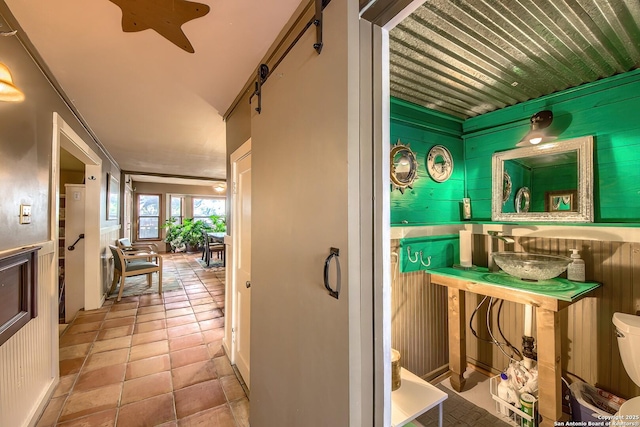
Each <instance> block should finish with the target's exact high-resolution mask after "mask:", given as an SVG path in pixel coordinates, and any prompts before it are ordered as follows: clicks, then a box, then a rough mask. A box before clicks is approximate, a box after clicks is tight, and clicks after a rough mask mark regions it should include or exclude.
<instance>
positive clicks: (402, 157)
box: [390, 140, 418, 193]
mask: <svg viewBox="0 0 640 427" xmlns="http://www.w3.org/2000/svg"><path fill="white" fill-rule="evenodd" d="M390 158H391V185H392V188H391V189H392V190H393V189H398V190H400V192H401V193H404V190H405V188H412V185H413V182H414V181H415V180H416V178H417V177H418V161H417V159H416V155H415V153H414V152H413V151H412V150H411V148H409V145H408V144H407V145H404V144H402V143H401V142H400V140H398V142H397V143H396V144H395V145H394V146H393V147H391V155H390Z"/></svg>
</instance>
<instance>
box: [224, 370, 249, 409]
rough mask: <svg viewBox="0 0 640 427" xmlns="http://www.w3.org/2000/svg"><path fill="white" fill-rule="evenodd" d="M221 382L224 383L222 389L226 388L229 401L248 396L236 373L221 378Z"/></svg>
mask: <svg viewBox="0 0 640 427" xmlns="http://www.w3.org/2000/svg"><path fill="white" fill-rule="evenodd" d="M220 384H222V389H223V390H224V394H225V396H227V401H228V402H233V401H234V400H238V399H242V398H243V397H247V395H245V394H244V389H243V388H242V385H241V384H240V381H238V379H237V378H236V377H235V375H233V376H232V375H229V376H226V377H222V378H220Z"/></svg>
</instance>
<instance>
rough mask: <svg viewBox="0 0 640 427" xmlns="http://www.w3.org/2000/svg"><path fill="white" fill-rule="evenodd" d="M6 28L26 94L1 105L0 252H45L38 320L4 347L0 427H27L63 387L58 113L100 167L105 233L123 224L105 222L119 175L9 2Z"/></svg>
mask: <svg viewBox="0 0 640 427" xmlns="http://www.w3.org/2000/svg"><path fill="white" fill-rule="evenodd" d="M0 25H2V28H3V29H13V28H15V29H17V30H18V33H17V35H15V36H12V37H2V57H1V58H0V60H1V61H2V62H3V63H4V64H6V65H7V66H8V67H9V69H10V70H11V72H12V74H13V79H14V83H15V84H16V86H18V87H19V88H20V89H21V90H22V91H23V92H24V94H25V100H24V101H23V102H20V103H9V102H0V191H1V192H2V200H1V202H0V230H2V231H1V232H0V233H1V234H0V236H1V237H2V238H1V239H0V252H5V251H10V250H13V249H16V248H22V247H25V246H33V245H39V246H42V249H41V250H40V251H39V257H38V258H39V259H38V316H37V317H36V318H34V319H32V320H31V321H30V322H29V323H27V325H25V326H24V327H23V328H22V329H20V330H19V331H18V332H17V333H16V334H14V335H13V336H12V337H11V338H10V339H9V340H8V341H6V342H5V343H4V344H3V345H2V346H0V390H1V392H0V426H11V427H22V426H27V425H30V424H31V423H32V420H33V419H34V418H36V417H37V416H38V415H39V411H40V409H41V404H42V403H43V402H46V399H47V398H48V395H49V394H50V393H51V392H52V391H53V389H54V387H55V385H56V383H57V381H58V368H57V367H58V358H59V355H58V312H57V311H58V310H57V304H58V272H57V264H58V261H57V254H58V248H57V240H56V239H57V236H58V230H57V229H51V228H52V227H51V223H52V221H51V219H52V218H55V217H56V215H57V212H51V209H50V206H51V200H52V199H55V198H57V197H58V195H57V194H56V190H57V185H58V183H57V182H56V183H52V182H51V176H52V175H53V173H52V170H51V162H52V140H53V114H54V112H56V113H58V114H59V115H60V116H61V117H62V118H63V119H64V121H65V122H66V123H67V124H68V125H69V126H70V127H71V128H73V130H74V131H75V132H76V133H77V134H78V135H79V136H80V137H81V138H82V139H83V141H84V142H85V143H86V144H87V145H88V146H89V147H91V149H92V150H93V151H95V152H96V153H98V155H99V156H100V157H101V159H102V174H103V180H102V181H103V185H102V188H101V189H100V192H101V195H100V201H101V202H100V204H101V206H100V212H101V213H100V225H101V227H115V228H119V224H120V221H119V219H115V220H111V221H106V179H104V177H106V173H107V172H109V173H112V174H115V175H116V176H117V175H119V172H120V171H119V167H118V166H117V164H115V162H114V161H113V159H112V158H111V157H110V156H109V155H108V154H107V153H106V152H105V151H104V150H103V149H102V148H101V146H100V145H99V144H98V143H97V142H96V141H94V140H93V139H92V137H91V135H90V134H89V133H88V132H87V131H86V129H85V128H84V127H83V126H82V124H81V123H80V122H79V121H78V119H77V118H76V115H75V114H74V113H73V112H72V111H71V110H70V108H69V107H68V105H67V104H66V103H65V101H64V100H63V99H62V98H61V96H60V95H59V94H58V93H57V92H56V90H55V89H54V85H53V84H52V83H51V81H49V80H48V79H47V78H46V77H45V75H44V74H43V68H41V67H40V66H39V65H38V64H37V63H36V62H35V61H36V59H34V58H38V55H37V52H35V50H27V49H28V48H29V49H32V48H31V45H30V43H29V40H28V39H27V38H26V37H25V35H24V32H23V31H22V29H21V28H20V25H19V23H18V22H17V21H16V20H15V18H14V17H13V16H12V14H11V12H10V11H9V9H8V7H7V5H6V4H5V3H4V2H0ZM25 46H26V47H25ZM20 204H27V205H31V208H32V220H31V223H30V224H19V222H18V218H19V209H20ZM98 231H99V230H97V231H96V232H98ZM96 256H99V255H98V254H96Z"/></svg>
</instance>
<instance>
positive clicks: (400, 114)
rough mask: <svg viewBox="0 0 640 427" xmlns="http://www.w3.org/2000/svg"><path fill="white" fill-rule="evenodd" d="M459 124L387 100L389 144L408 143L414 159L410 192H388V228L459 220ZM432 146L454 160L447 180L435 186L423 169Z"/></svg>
mask: <svg viewBox="0 0 640 427" xmlns="http://www.w3.org/2000/svg"><path fill="white" fill-rule="evenodd" d="M461 134H462V121H461V120H460V119H457V118H454V117H449V116H446V115H443V114H440V113H437V112H435V111H431V110H427V109H425V108H422V107H418V106H415V105H413V104H409V103H406V102H404V101H401V100H398V99H395V98H392V99H391V142H392V144H395V143H396V142H397V141H398V140H400V141H401V142H402V143H403V144H409V146H410V147H411V149H412V150H413V151H414V152H415V154H416V157H417V160H418V179H417V180H416V181H415V182H414V185H413V189H409V188H407V189H405V191H404V194H402V193H401V192H400V191H398V190H393V191H392V192H391V225H392V226H393V225H422V224H441V223H449V222H456V221H460V201H461V199H462V198H463V197H464V176H465V171H464V157H463V147H462V139H461ZM434 145H444V146H445V147H447V149H449V151H450V152H451V155H452V157H453V161H454V168H453V173H452V175H451V177H450V178H449V179H448V180H447V181H445V182H443V183H439V182H436V181H434V180H433V179H431V177H430V176H429V174H428V173H427V169H426V161H427V153H428V151H429V149H431V147H433V146H434Z"/></svg>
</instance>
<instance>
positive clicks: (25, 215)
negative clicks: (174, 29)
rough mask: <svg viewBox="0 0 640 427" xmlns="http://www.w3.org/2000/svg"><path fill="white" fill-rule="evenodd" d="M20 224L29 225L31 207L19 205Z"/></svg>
mask: <svg viewBox="0 0 640 427" xmlns="http://www.w3.org/2000/svg"><path fill="white" fill-rule="evenodd" d="M20 224H31V205H20Z"/></svg>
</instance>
